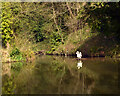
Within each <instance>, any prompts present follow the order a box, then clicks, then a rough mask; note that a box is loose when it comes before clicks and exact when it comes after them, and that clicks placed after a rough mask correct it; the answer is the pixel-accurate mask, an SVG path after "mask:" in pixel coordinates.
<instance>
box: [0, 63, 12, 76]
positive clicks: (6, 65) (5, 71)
mask: <svg viewBox="0 0 120 96" xmlns="http://www.w3.org/2000/svg"><path fill="white" fill-rule="evenodd" d="M5 74H7V75H8V76H9V77H10V76H11V63H3V65H2V75H5Z"/></svg>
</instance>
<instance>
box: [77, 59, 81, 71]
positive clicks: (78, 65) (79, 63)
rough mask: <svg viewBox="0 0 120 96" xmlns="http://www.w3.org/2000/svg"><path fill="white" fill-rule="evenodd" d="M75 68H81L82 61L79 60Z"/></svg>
mask: <svg viewBox="0 0 120 96" xmlns="http://www.w3.org/2000/svg"><path fill="white" fill-rule="evenodd" d="M77 68H78V69H80V68H82V61H81V60H80V61H79V62H78V63H77Z"/></svg>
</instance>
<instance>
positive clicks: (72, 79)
mask: <svg viewBox="0 0 120 96" xmlns="http://www.w3.org/2000/svg"><path fill="white" fill-rule="evenodd" d="M57 59H58V58H56V59H54V60H57ZM57 61H63V62H62V64H61V62H58V63H57V64H58V65H57V66H60V65H61V66H63V68H61V69H62V72H63V74H61V78H60V79H59V86H58V89H59V90H58V93H61V94H90V93H91V91H92V88H93V87H94V79H93V78H94V76H91V75H90V74H93V72H91V71H90V70H88V69H84V68H83V69H82V70H81V69H80V70H77V69H76V65H75V61H74V60H71V59H69V58H66V59H65V58H64V59H63V60H60V58H59V60H57ZM86 70H87V71H86Z"/></svg>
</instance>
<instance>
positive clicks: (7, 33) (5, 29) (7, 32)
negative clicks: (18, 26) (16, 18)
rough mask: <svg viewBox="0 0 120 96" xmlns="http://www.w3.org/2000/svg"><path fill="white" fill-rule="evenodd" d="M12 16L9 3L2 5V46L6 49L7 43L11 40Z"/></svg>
mask: <svg viewBox="0 0 120 96" xmlns="http://www.w3.org/2000/svg"><path fill="white" fill-rule="evenodd" d="M12 23H13V22H12V14H11V9H10V3H9V2H7V3H2V23H1V26H2V45H3V46H4V47H6V44H7V42H10V41H11V39H13V30H12V28H11V25H12Z"/></svg>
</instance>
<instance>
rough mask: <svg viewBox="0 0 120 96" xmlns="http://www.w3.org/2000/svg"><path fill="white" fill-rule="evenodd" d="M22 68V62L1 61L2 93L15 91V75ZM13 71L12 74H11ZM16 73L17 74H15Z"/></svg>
mask: <svg viewBox="0 0 120 96" xmlns="http://www.w3.org/2000/svg"><path fill="white" fill-rule="evenodd" d="M21 68H22V62H16V63H12V64H11V63H3V66H2V94H14V93H15V88H16V84H15V77H16V76H17V74H19V72H20V70H21ZM12 73H13V74H12ZM16 73H17V74H16Z"/></svg>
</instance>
